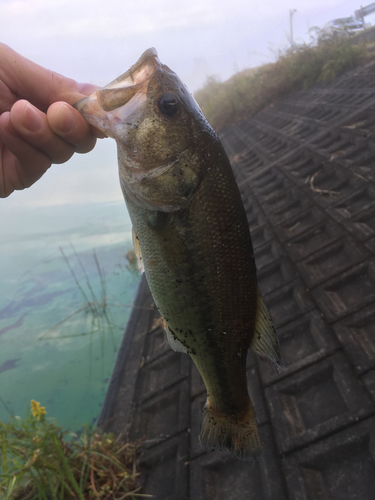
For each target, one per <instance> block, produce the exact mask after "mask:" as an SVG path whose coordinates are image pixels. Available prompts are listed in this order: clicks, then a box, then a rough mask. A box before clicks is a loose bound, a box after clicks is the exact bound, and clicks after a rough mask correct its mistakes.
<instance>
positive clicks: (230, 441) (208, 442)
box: [200, 401, 262, 460]
mask: <svg viewBox="0 0 375 500" xmlns="http://www.w3.org/2000/svg"><path fill="white" fill-rule="evenodd" d="M200 443H201V445H202V447H203V448H204V449H207V450H209V449H212V448H216V449H219V450H226V449H227V450H229V451H230V452H231V453H233V455H235V456H236V457H237V458H240V459H241V460H251V459H254V458H255V459H256V458H258V457H259V456H260V454H261V451H262V443H261V440H260V436H259V432H258V426H257V423H256V419H255V412H254V409H253V407H252V406H251V404H250V406H249V410H248V412H247V413H246V414H245V415H244V416H241V417H240V418H238V417H236V416H234V415H229V414H227V413H224V412H221V411H217V410H215V409H214V408H212V406H211V405H210V404H209V403H208V401H207V402H206V404H205V406H204V409H203V418H202V426H201V434H200Z"/></svg>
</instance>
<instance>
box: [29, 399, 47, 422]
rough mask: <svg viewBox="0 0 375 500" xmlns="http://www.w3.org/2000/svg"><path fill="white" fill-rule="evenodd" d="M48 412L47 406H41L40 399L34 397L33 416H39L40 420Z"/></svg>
mask: <svg viewBox="0 0 375 500" xmlns="http://www.w3.org/2000/svg"><path fill="white" fill-rule="evenodd" d="M46 413H47V412H46V407H45V406H40V403H38V401H34V400H33V399H32V400H31V414H32V416H33V417H38V420H40V417H41V416H42V415H45V414H46Z"/></svg>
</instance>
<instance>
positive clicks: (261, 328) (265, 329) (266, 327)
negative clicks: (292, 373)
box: [250, 290, 283, 373]
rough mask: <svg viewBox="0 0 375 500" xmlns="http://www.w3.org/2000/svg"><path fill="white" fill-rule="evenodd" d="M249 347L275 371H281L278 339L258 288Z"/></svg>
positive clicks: (281, 362)
mask: <svg viewBox="0 0 375 500" xmlns="http://www.w3.org/2000/svg"><path fill="white" fill-rule="evenodd" d="M250 349H252V350H253V351H254V352H255V353H257V354H258V355H259V356H260V358H261V359H262V360H263V361H265V362H266V363H269V364H270V365H271V366H272V368H273V369H274V370H275V371H276V372H277V373H280V372H281V370H282V369H283V361H282V359H281V354H280V347H279V341H278V339H277V335H276V331H275V328H274V326H273V323H272V319H271V316H270V313H269V312H268V310H267V307H266V305H265V303H264V302H263V299H262V296H261V294H260V291H259V290H258V297H257V312H256V317H255V331H254V336H253V338H252V340H251V342H250Z"/></svg>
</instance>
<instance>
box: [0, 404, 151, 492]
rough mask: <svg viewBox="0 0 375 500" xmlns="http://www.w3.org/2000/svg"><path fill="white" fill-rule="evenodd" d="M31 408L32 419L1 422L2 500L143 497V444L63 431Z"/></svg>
mask: <svg viewBox="0 0 375 500" xmlns="http://www.w3.org/2000/svg"><path fill="white" fill-rule="evenodd" d="M46 413H47V412H46V410H45V408H44V407H43V406H40V404H39V403H38V402H36V401H32V402H31V412H30V409H28V411H27V414H26V418H25V419H22V418H21V417H18V416H10V418H9V420H8V422H7V423H3V422H1V421H0V498H2V499H4V500H62V499H66V498H71V499H73V500H76V499H79V500H83V499H85V500H91V499H92V500H105V499H107V500H109V499H113V500H120V499H126V498H128V499H132V500H135V499H137V498H139V497H142V498H145V497H149V496H150V495H144V494H140V493H139V491H140V489H141V487H140V482H139V470H138V462H137V458H136V452H137V448H138V445H139V443H126V444H119V443H118V442H117V440H116V439H115V438H114V436H113V435H112V434H103V433H101V431H99V430H98V429H91V428H89V427H86V428H84V429H83V431H82V432H81V433H80V434H79V435H76V434H69V433H68V431H63V430H62V428H61V427H59V426H58V425H57V423H56V422H55V421H54V420H53V419H51V418H46V416H45V414H46Z"/></svg>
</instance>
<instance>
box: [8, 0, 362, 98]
mask: <svg viewBox="0 0 375 500" xmlns="http://www.w3.org/2000/svg"><path fill="white" fill-rule="evenodd" d="M368 3H371V2H370V1H369V2H365V3H364V5H367V4H368ZM359 7H360V3H359V1H355V0H347V1H342V0H302V1H301V0H300V1H296V0H286V1H280V0H262V1H259V0H258V1H254V0H229V1H223V0H221V1H217V0H188V1H183V2H176V0H157V1H156V0H138V1H134V0H89V1H88V0H86V1H83V0H0V19H1V41H2V42H5V43H7V44H8V45H10V46H12V47H13V48H14V49H15V50H17V51H18V52H20V53H22V54H23V55H25V56H27V57H29V58H30V59H32V60H34V61H36V62H38V63H40V64H42V65H44V66H47V67H49V68H51V69H54V70H56V71H58V72H60V73H63V74H66V75H67V76H71V77H73V78H75V79H78V80H81V81H89V82H93V83H97V84H101V85H102V84H103V85H104V84H107V83H109V81H110V80H112V79H114V78H115V77H117V76H118V75H119V74H121V73H123V72H124V71H125V70H126V69H127V68H128V67H129V66H130V65H132V64H133V63H134V62H135V61H136V60H137V59H138V57H139V56H140V54H141V53H142V52H143V51H144V50H145V49H147V48H149V47H151V46H154V47H155V48H156V49H157V50H158V52H159V57H160V59H161V61H162V62H163V63H165V64H167V65H168V66H170V67H171V69H173V70H174V71H175V72H176V73H177V74H178V75H179V76H180V78H181V79H182V80H183V81H184V83H186V84H187V85H188V87H189V88H190V90H191V91H195V90H197V88H199V87H200V86H201V85H202V84H203V83H204V81H205V78H206V76H207V75H211V74H215V75H217V76H219V77H220V78H221V79H226V78H228V77H229V76H231V75H232V74H233V73H234V72H236V71H238V70H241V69H244V68H246V67H254V66H258V65H260V64H262V63H264V62H270V61H272V60H274V59H275V53H276V52H277V50H278V49H282V48H285V47H287V46H288V36H289V33H290V27H289V11H290V9H297V12H296V13H295V14H294V16H293V25H294V38H295V40H296V41H298V40H300V41H302V40H303V39H304V40H305V41H308V40H309V37H308V35H307V32H308V29H309V27H312V26H320V27H321V26H323V25H324V24H325V23H326V22H327V21H330V20H331V19H335V18H338V17H346V16H350V15H352V14H354V11H355V10H356V9H358V8H359Z"/></svg>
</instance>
